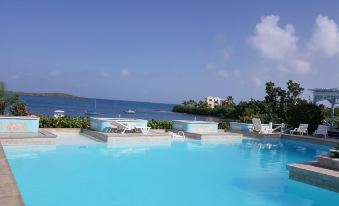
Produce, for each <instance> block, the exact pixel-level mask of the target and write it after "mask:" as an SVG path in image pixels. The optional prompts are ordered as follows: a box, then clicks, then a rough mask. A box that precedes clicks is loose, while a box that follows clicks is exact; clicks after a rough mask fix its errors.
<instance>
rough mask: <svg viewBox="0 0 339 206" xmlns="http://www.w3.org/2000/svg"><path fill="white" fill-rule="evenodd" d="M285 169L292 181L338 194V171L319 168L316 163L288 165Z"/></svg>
mask: <svg viewBox="0 0 339 206" xmlns="http://www.w3.org/2000/svg"><path fill="white" fill-rule="evenodd" d="M287 169H288V170H289V172H290V178H291V179H293V180H297V181H300V182H304V183H307V184H311V185H314V186H317V187H322V188H325V189H328V190H332V191H335V192H339V171H336V170H331V169H327V168H323V167H320V166H319V165H318V164H317V162H306V163H295V164H289V165H287Z"/></svg>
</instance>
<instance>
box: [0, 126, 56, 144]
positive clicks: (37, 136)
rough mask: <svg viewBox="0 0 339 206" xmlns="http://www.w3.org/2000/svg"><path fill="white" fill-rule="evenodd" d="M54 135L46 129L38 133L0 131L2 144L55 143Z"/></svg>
mask: <svg viewBox="0 0 339 206" xmlns="http://www.w3.org/2000/svg"><path fill="white" fill-rule="evenodd" d="M56 137H57V136H56V135H55V134H53V133H51V132H49V131H48V130H46V129H39V132H38V133H0V143H2V144H4V145H5V144H55V142H56Z"/></svg>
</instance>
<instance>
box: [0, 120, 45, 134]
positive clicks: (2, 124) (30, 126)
mask: <svg viewBox="0 0 339 206" xmlns="http://www.w3.org/2000/svg"><path fill="white" fill-rule="evenodd" d="M39 120H40V118H33V117H0V133H38V132H39Z"/></svg>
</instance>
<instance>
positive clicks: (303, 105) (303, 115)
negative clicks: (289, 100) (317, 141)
mask: <svg viewBox="0 0 339 206" xmlns="http://www.w3.org/2000/svg"><path fill="white" fill-rule="evenodd" d="M324 118H325V108H324V106H318V105H315V104H313V103H309V102H307V101H301V102H299V103H298V104H296V105H294V106H293V107H290V108H289V109H288V111H287V119H286V123H287V124H290V125H291V126H293V127H298V126H299V124H300V123H305V124H308V125H309V126H308V133H309V134H312V133H313V132H314V131H315V130H316V129H317V127H318V125H319V124H321V122H322V120H323V119H324Z"/></svg>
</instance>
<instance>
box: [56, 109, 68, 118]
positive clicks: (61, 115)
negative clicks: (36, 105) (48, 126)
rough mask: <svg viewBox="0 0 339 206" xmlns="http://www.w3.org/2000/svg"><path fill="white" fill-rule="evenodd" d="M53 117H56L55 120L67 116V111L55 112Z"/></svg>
mask: <svg viewBox="0 0 339 206" xmlns="http://www.w3.org/2000/svg"><path fill="white" fill-rule="evenodd" d="M53 116H54V118H59V117H64V116H65V111H63V110H55V111H54V115H53Z"/></svg>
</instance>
